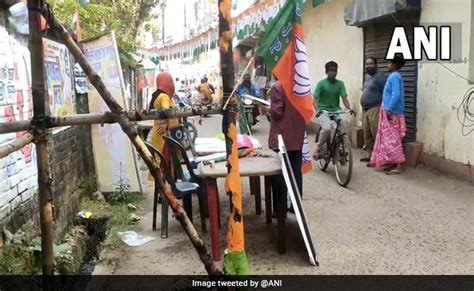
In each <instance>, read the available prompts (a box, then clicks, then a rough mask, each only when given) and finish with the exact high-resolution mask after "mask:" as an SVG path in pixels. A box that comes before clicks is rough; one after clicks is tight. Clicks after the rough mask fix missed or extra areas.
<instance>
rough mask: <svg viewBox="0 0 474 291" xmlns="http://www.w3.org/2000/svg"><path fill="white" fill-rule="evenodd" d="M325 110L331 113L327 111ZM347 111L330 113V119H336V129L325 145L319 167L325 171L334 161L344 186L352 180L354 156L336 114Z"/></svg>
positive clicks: (337, 173) (341, 183) (337, 176)
mask: <svg viewBox="0 0 474 291" xmlns="http://www.w3.org/2000/svg"><path fill="white" fill-rule="evenodd" d="M323 112H325V113H329V112H326V111H323ZM346 113H348V112H345V111H342V112H336V113H329V115H330V116H329V117H330V119H331V120H332V121H336V130H335V132H334V135H333V136H332V137H331V138H330V139H329V140H328V142H327V144H325V145H323V150H322V151H321V157H320V159H319V160H318V167H319V169H320V170H321V171H323V172H325V171H326V170H327V168H328V166H329V163H331V162H332V163H333V164H334V168H335V172H336V180H337V183H338V184H339V185H341V186H342V187H347V185H348V184H349V182H350V180H351V176H352V164H353V156H352V149H351V143H350V141H349V138H348V137H347V135H346V134H345V133H342V132H341V121H340V120H337V119H336V116H338V115H339V114H346ZM321 130H322V128H320V129H319V132H318V134H317V135H316V143H317V142H318V140H319V135H320V133H321Z"/></svg>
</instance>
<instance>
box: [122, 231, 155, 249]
mask: <svg viewBox="0 0 474 291" xmlns="http://www.w3.org/2000/svg"><path fill="white" fill-rule="evenodd" d="M117 234H118V235H119V236H120V238H121V239H122V241H123V242H124V243H126V244H127V245H129V246H131V247H138V246H142V245H144V244H146V243H148V242H150V241H152V240H154V239H155V238H154V237H151V236H145V235H141V234H138V233H136V232H134V231H124V232H118V233H117Z"/></svg>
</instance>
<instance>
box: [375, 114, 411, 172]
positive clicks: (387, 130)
mask: <svg viewBox="0 0 474 291" xmlns="http://www.w3.org/2000/svg"><path fill="white" fill-rule="evenodd" d="M381 109H382V110H380V115H379V128H378V130H377V137H376V138H375V146H374V150H373V152H372V157H371V159H370V164H372V165H374V166H375V167H382V166H384V165H387V164H401V163H404V162H405V153H404V152H403V144H402V140H403V138H404V137H405V133H406V131H407V128H406V124H405V116H404V115H403V114H392V120H389V119H388V116H387V112H385V110H384V108H383V105H382V108H381Z"/></svg>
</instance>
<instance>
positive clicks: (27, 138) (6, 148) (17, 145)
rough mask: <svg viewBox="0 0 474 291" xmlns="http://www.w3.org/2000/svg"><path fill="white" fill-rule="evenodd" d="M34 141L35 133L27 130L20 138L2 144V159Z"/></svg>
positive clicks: (0, 152) (0, 151) (0, 153)
mask: <svg viewBox="0 0 474 291" xmlns="http://www.w3.org/2000/svg"><path fill="white" fill-rule="evenodd" d="M32 141H33V134H32V133H31V132H27V133H25V134H23V136H21V137H20V138H17V139H16V140H14V141H12V142H9V143H7V144H6V145H3V146H0V159H1V158H4V157H6V156H8V155H9V154H11V153H14V152H16V151H19V150H21V149H22V148H23V147H24V146H26V145H28V144H29V143H30V142H32Z"/></svg>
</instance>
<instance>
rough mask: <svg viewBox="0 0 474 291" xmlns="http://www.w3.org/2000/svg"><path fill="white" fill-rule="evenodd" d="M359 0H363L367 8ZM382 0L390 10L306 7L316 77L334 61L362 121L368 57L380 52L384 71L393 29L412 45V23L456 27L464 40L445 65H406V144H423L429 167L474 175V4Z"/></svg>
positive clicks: (341, 2) (345, 4) (343, 1)
mask: <svg viewBox="0 0 474 291" xmlns="http://www.w3.org/2000/svg"><path fill="white" fill-rule="evenodd" d="M382 2H383V3H382ZM378 3H379V2H378ZM395 3H397V5H395ZM400 3H402V4H401V5H400ZM382 4H383V5H382ZM357 5H359V6H360V5H362V10H360V9H361V7H357ZM364 5H366V7H363V6H364ZM368 5H371V6H368ZM379 5H381V6H383V7H384V8H383V9H382V8H380V7H374V4H373V2H371V3H369V1H367V0H352V1H351V0H338V1H326V3H324V4H322V5H319V6H317V7H315V8H312V7H311V6H310V5H308V7H307V9H306V11H305V12H304V15H303V25H304V28H305V38H306V46H307V50H308V53H309V65H310V74H311V81H312V83H313V84H315V83H316V82H317V81H318V80H320V79H322V78H324V77H325V72H324V64H325V63H326V62H327V61H330V60H333V61H336V62H337V63H338V64H339V74H338V78H339V79H341V80H343V81H344V82H345V84H346V88H347V91H348V94H349V98H350V100H351V104H352V106H353V107H354V108H356V110H357V112H358V113H359V114H358V117H357V118H356V119H355V120H353V121H352V122H351V123H352V126H360V125H361V121H360V120H361V119H360V116H361V114H360V113H361V108H360V95H361V93H362V86H363V82H364V60H365V58H366V57H368V56H374V57H376V58H377V59H378V60H379V67H380V68H381V69H383V70H385V69H386V65H387V61H385V59H384V58H385V53H386V50H387V48H388V44H389V42H390V39H391V32H392V30H393V27H394V26H397V25H403V26H404V27H405V29H406V31H407V36H408V40H409V43H410V46H412V45H413V32H412V31H413V30H412V27H413V26H418V25H424V26H428V25H438V26H439V25H452V27H453V28H452V29H453V35H454V34H456V36H455V37H454V36H453V46H461V48H460V49H459V48H456V49H457V51H460V56H459V55H456V56H455V59H452V60H451V62H449V61H448V62H442V63H440V62H427V61H425V60H422V61H418V62H417V61H409V62H407V64H406V65H405V67H404V68H403V70H402V75H403V77H404V81H405V93H406V94H405V95H406V99H405V101H406V102H405V103H406V106H405V115H406V118H407V126H408V132H407V137H406V138H405V142H407V143H408V144H410V143H414V142H418V143H421V144H422V145H423V151H424V155H423V161H424V162H425V163H427V164H428V165H431V166H433V167H435V168H439V169H440V170H443V171H448V172H450V173H452V174H454V175H457V176H461V177H463V178H466V179H468V180H471V181H473V174H472V166H471V165H472V163H473V161H474V132H470V133H469V130H472V126H474V125H473V124H472V118H471V121H470V120H469V118H466V116H469V114H472V110H473V108H472V103H471V104H467V102H469V100H468V99H467V97H465V95H466V93H467V92H468V90H469V89H471V88H472V87H473V85H472V83H473V82H472V80H474V62H472V61H471V60H474V55H473V51H474V29H473V24H474V22H473V19H474V17H473V16H474V4H473V3H472V1H469V0H453V1H449V2H448V1H441V0H424V1H410V0H407V1H395V0H383V1H380V3H379ZM374 8H377V9H374ZM379 8H380V9H379ZM357 9H359V10H357ZM384 9H385V10H384ZM391 9H392V10H391ZM371 10H373V11H372V12H371ZM361 11H362V12H361ZM371 13H372V14H373V15H370V14H371ZM384 13H385V14H384ZM454 27H457V28H456V29H455V28H454ZM459 27H460V29H459ZM453 48H454V47H453ZM453 51H454V49H453ZM470 80H471V81H470ZM470 100H472V98H471V99H470ZM458 109H459V110H458ZM469 122H471V124H469ZM463 123H464V124H463ZM469 126H471V127H469ZM418 148H419V145H418ZM411 149H413V148H412V147H410V146H407V150H411ZM418 162H421V160H418Z"/></svg>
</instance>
